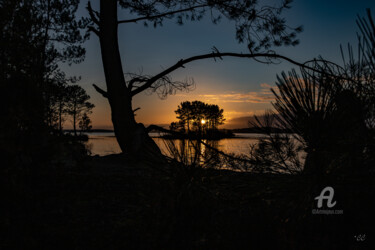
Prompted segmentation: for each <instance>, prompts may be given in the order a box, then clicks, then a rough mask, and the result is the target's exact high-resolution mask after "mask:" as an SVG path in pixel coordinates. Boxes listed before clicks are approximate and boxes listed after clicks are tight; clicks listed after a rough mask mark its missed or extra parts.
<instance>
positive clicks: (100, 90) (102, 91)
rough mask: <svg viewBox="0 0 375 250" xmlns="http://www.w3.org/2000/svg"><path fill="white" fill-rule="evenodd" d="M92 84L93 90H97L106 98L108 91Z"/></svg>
mask: <svg viewBox="0 0 375 250" xmlns="http://www.w3.org/2000/svg"><path fill="white" fill-rule="evenodd" d="M92 86H94V88H95V90H96V91H98V92H99V93H100V94H102V96H104V97H105V98H108V93H107V92H106V91H104V90H102V89H101V88H99V87H98V86H97V85H96V84H93V85H92Z"/></svg>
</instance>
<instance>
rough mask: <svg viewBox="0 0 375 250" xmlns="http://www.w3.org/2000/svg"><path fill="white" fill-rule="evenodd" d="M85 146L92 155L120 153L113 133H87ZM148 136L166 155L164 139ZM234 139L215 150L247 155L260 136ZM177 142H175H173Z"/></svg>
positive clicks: (151, 134) (229, 139)
mask: <svg viewBox="0 0 375 250" xmlns="http://www.w3.org/2000/svg"><path fill="white" fill-rule="evenodd" d="M88 136H89V140H88V142H87V145H88V146H89V148H90V149H91V154H92V155H100V156H104V155H108V154H117V153H120V152H121V150H120V147H119V146H118V144H117V141H116V138H115V136H114V133H89V134H88ZM150 136H151V137H152V138H153V140H154V141H155V142H156V144H157V145H158V146H159V147H160V149H161V151H162V152H163V153H165V154H168V150H167V146H166V143H165V141H164V139H161V138H156V137H157V136H159V133H150ZM235 136H236V137H234V138H227V139H221V140H219V141H217V148H218V149H219V150H221V151H224V152H226V153H236V154H248V153H249V151H250V146H251V145H254V144H256V143H257V142H258V139H259V138H260V137H262V136H263V135H261V134H242V133H241V134H235ZM174 141H177V140H174Z"/></svg>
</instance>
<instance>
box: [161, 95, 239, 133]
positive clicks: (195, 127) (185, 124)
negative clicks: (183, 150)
mask: <svg viewBox="0 0 375 250" xmlns="http://www.w3.org/2000/svg"><path fill="white" fill-rule="evenodd" d="M175 113H176V115H177V116H176V118H177V119H178V121H177V122H172V123H171V125H170V126H169V128H170V130H171V131H173V132H175V133H173V134H167V135H164V136H163V138H181V139H182V138H183V139H185V138H186V139H194V138H201V139H212V140H215V139H222V138H229V137H234V134H233V133H232V132H231V131H230V130H223V129H221V130H219V129H218V126H219V125H223V124H224V121H225V118H224V114H223V113H224V110H223V109H220V107H219V106H218V105H215V104H207V103H204V102H201V101H193V102H190V101H185V102H182V103H181V104H180V105H178V107H177V110H175Z"/></svg>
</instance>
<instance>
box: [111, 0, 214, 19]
mask: <svg viewBox="0 0 375 250" xmlns="http://www.w3.org/2000/svg"><path fill="white" fill-rule="evenodd" d="M207 6H208V5H207V4H201V5H196V6H192V7H189V8H185V9H180V10H174V11H169V12H165V13H162V14H159V15H155V16H144V17H138V18H134V19H128V20H120V21H118V23H119V24H121V23H136V22H138V21H143V20H152V19H157V18H162V17H165V16H170V15H174V14H177V13H181V12H186V11H191V10H194V9H198V8H204V7H207Z"/></svg>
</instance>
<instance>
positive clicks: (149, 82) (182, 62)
mask: <svg viewBox="0 0 375 250" xmlns="http://www.w3.org/2000/svg"><path fill="white" fill-rule="evenodd" d="M222 57H239V58H269V59H270V60H272V59H282V60H285V61H287V62H290V63H292V64H294V65H297V66H299V67H301V68H305V69H309V70H312V71H315V72H319V69H316V68H314V67H310V66H308V65H307V64H306V63H299V62H297V61H294V60H292V59H290V58H288V57H286V56H282V55H278V54H274V53H255V54H242V53H231V52H225V53H220V52H213V53H209V54H203V55H198V56H193V57H189V58H187V59H181V60H180V61H178V62H177V63H176V64H174V65H173V66H171V67H169V68H167V69H166V70H164V71H162V72H161V73H159V74H157V75H155V76H153V77H151V78H150V79H148V80H147V81H146V83H145V84H143V85H142V86H140V87H138V88H137V89H135V90H133V91H132V92H131V95H132V96H134V95H136V94H139V93H140V92H142V91H144V90H146V89H148V88H151V87H152V84H154V83H155V82H156V81H158V80H159V79H161V78H162V77H164V76H166V75H168V74H169V73H171V72H173V71H175V70H176V69H178V68H183V67H184V65H185V64H187V63H190V62H193V61H198V60H203V59H208V58H214V59H215V58H222ZM319 73H325V72H319Z"/></svg>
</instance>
